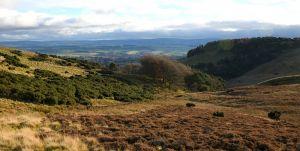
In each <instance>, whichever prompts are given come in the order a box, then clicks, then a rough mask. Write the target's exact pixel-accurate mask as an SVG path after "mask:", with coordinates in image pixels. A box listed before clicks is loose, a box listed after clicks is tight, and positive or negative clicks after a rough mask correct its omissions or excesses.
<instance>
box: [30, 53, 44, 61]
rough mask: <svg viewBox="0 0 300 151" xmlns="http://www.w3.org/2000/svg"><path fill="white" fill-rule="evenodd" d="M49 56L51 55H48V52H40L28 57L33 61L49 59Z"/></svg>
mask: <svg viewBox="0 0 300 151" xmlns="http://www.w3.org/2000/svg"><path fill="white" fill-rule="evenodd" d="M48 58H49V56H48V55H46V54H38V55H37V56H35V57H31V58H28V59H29V60H31V61H47V60H48Z"/></svg>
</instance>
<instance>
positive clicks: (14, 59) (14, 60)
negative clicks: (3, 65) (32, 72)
mask: <svg viewBox="0 0 300 151" xmlns="http://www.w3.org/2000/svg"><path fill="white" fill-rule="evenodd" d="M0 56H3V57H4V58H5V60H4V62H7V63H8V64H10V65H13V66H16V67H22V68H28V66H27V65H25V64H22V63H21V62H20V59H19V58H18V57H17V56H10V55H7V54H4V53H1V52H0Z"/></svg>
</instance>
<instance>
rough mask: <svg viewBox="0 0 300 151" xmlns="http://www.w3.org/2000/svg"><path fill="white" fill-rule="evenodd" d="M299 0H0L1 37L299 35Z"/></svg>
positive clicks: (120, 37) (237, 36)
mask: <svg viewBox="0 0 300 151" xmlns="http://www.w3.org/2000/svg"><path fill="white" fill-rule="evenodd" d="M299 6H300V0H0V41H3V40H93V39H140V38H191V39H205V38H239V37H258V36H282V37H300V9H299Z"/></svg>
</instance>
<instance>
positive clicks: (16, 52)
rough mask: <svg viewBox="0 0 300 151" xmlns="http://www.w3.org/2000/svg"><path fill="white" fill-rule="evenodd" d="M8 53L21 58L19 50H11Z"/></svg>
mask: <svg viewBox="0 0 300 151" xmlns="http://www.w3.org/2000/svg"><path fill="white" fill-rule="evenodd" d="M10 52H11V53H13V54H16V55H18V56H22V55H23V53H22V51H20V50H11V51H10Z"/></svg>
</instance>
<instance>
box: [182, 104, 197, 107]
mask: <svg viewBox="0 0 300 151" xmlns="http://www.w3.org/2000/svg"><path fill="white" fill-rule="evenodd" d="M185 106H186V107H195V106H196V104H194V103H187V104H186V105H185Z"/></svg>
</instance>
